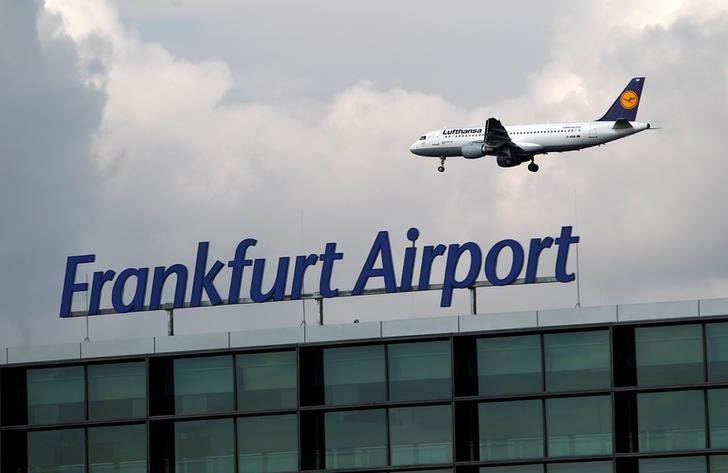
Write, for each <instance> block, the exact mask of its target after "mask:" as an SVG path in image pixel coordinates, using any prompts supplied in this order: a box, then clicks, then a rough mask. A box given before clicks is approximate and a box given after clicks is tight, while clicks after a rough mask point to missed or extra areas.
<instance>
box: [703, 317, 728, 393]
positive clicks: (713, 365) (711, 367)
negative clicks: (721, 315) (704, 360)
mask: <svg viewBox="0 0 728 473" xmlns="http://www.w3.org/2000/svg"><path fill="white" fill-rule="evenodd" d="M705 341H706V344H707V346H706V348H707V352H708V380H710V381H728V322H723V323H719V324H706V325H705Z"/></svg>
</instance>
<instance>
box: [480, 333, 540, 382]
mask: <svg viewBox="0 0 728 473" xmlns="http://www.w3.org/2000/svg"><path fill="white" fill-rule="evenodd" d="M477 353H478V394H480V395H481V396H502V395H508V394H527V393H537V392H541V391H542V390H543V380H542V377H541V337H540V336H539V335H522V336H517V337H494V338H480V339H478V340H477Z"/></svg>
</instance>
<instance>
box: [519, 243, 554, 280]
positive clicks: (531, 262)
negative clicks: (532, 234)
mask: <svg viewBox="0 0 728 473" xmlns="http://www.w3.org/2000/svg"><path fill="white" fill-rule="evenodd" d="M553 244H554V239H553V238H551V237H546V238H544V239H543V240H542V239H540V238H533V239H532V240H531V248H530V249H529V250H528V266H526V280H525V283H526V284H532V283H535V282H536V275H537V274H538V258H539V256H541V252H542V251H543V250H545V249H546V248H551V245H553Z"/></svg>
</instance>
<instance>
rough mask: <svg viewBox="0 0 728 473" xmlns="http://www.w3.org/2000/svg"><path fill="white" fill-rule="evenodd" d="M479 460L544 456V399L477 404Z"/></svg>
mask: <svg viewBox="0 0 728 473" xmlns="http://www.w3.org/2000/svg"><path fill="white" fill-rule="evenodd" d="M478 424H479V431H480V459H481V460H482V461H485V460H518V459H523V458H538V457H543V411H542V407H541V400H539V399H536V400H527V401H508V402H488V403H482V404H478Z"/></svg>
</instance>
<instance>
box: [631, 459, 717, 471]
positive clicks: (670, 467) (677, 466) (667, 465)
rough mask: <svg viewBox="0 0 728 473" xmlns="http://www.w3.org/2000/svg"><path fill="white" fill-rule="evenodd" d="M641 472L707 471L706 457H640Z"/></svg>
mask: <svg viewBox="0 0 728 473" xmlns="http://www.w3.org/2000/svg"><path fill="white" fill-rule="evenodd" d="M639 465H640V473H705V472H706V471H707V470H706V468H705V457H680V458H640V460H639Z"/></svg>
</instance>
